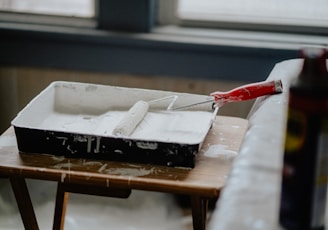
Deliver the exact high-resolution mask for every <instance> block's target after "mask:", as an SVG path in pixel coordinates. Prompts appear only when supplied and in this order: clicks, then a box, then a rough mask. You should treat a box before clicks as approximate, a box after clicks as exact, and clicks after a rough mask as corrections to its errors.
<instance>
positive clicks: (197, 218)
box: [191, 196, 208, 230]
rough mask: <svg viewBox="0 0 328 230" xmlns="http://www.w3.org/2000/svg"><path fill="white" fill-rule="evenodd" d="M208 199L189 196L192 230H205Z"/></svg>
mask: <svg viewBox="0 0 328 230" xmlns="http://www.w3.org/2000/svg"><path fill="white" fill-rule="evenodd" d="M207 208H208V199H205V198H202V197H199V196H191V209H192V221H193V226H194V230H205V228H206V214H207Z"/></svg>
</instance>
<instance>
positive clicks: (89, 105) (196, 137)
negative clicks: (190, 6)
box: [12, 82, 216, 167]
mask: <svg viewBox="0 0 328 230" xmlns="http://www.w3.org/2000/svg"><path fill="white" fill-rule="evenodd" d="M172 95H176V96H177V100H176V101H175V103H174V107H178V106H181V105H185V104H190V103H194V102H197V101H204V100H206V99H208V96H205V95H196V94H186V93H177V92H169V91H159V90H149V89H137V88H124V87H115V86H106V85H96V84H86V83H76V82H53V83H52V84H50V85H49V86H48V87H47V88H46V89H44V90H43V91H42V92H41V93H40V94H39V95H38V96H36V97H35V98H34V99H33V100H32V101H31V102H30V103H29V104H28V105H27V106H26V107H25V108H24V109H23V110H22V111H21V112H20V113H19V114H18V115H17V116H16V118H15V119H14V120H13V121H12V125H13V126H14V129H15V133H16V138H17V144H18V149H19V151H20V152H24V153H40V154H52V155H58V156H66V157H78V158H89V159H104V160H112V161H123V162H133V163H149V164H157V165H167V166H180V167H194V165H195V157H196V154H197V152H198V151H199V149H200V148H201V145H202V143H203V141H204V139H205V137H206V135H207V133H208V131H209V129H210V127H211V125H212V122H213V119H214V118H215V115H216V114H215V112H213V110H212V105H211V104H207V105H200V106H195V107H193V108H190V110H186V111H167V109H166V108H167V106H168V103H169V102H165V100H163V101H160V102H159V103H156V104H153V105H151V106H150V110H149V111H148V113H147V114H146V116H145V118H144V119H143V120H142V121H141V123H140V124H139V125H138V126H137V128H136V129H135V130H134V132H133V133H132V134H131V135H130V136H128V137H118V136H115V135H113V134H112V131H113V129H114V128H115V126H116V125H117V124H118V123H119V121H120V120H121V119H122V117H123V116H124V114H126V113H127V111H128V110H129V108H131V107H132V106H133V105H134V104H135V103H136V102H137V101H139V100H143V101H151V100H156V99H159V98H164V97H168V96H172Z"/></svg>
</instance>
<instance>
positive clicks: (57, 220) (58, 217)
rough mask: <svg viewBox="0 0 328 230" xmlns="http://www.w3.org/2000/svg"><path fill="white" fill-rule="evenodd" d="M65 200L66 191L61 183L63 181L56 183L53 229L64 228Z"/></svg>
mask: <svg viewBox="0 0 328 230" xmlns="http://www.w3.org/2000/svg"><path fill="white" fill-rule="evenodd" d="M67 201H68V192H66V191H65V186H64V185H63V183H58V185H57V195H56V203H55V215H54V222H53V230H63V229H64V224H65V214H66V206H67Z"/></svg>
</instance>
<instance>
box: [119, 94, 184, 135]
mask: <svg viewBox="0 0 328 230" xmlns="http://www.w3.org/2000/svg"><path fill="white" fill-rule="evenodd" d="M177 98H178V96H176V95H173V96H168V97H163V98H160V99H156V100H152V101H148V102H146V101H142V100H140V101H137V102H136V103H135V104H134V105H133V106H132V107H131V108H130V109H129V110H128V112H127V113H126V114H125V116H124V117H123V118H122V120H121V121H120V122H119V123H118V124H117V126H116V127H115V128H114V130H113V135H115V136H130V135H131V134H132V133H133V131H134V130H135V129H136V128H137V126H138V125H139V124H140V123H141V121H142V120H143V119H144V117H145V116H146V115H147V112H148V110H149V106H150V104H152V103H155V102H159V101H163V100H169V99H170V100H171V102H170V104H169V105H168V107H167V110H168V111H170V110H172V106H173V104H174V102H175V101H176V99H177Z"/></svg>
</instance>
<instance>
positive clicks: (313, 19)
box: [177, 0, 328, 33]
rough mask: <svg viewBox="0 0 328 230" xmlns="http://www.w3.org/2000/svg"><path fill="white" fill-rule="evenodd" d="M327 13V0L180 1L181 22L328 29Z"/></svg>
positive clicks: (301, 29)
mask: <svg viewBox="0 0 328 230" xmlns="http://www.w3.org/2000/svg"><path fill="white" fill-rule="evenodd" d="M327 12H328V1H327V0H316V1H315V2H313V1H308V0H248V1H243V0H229V1H222V0H221V1H220V0H202V1H198V0H178V4H177V17H178V19H179V20H181V23H182V25H183V24H185V25H194V26H207V27H225V28H227V27H230V28H242V29H243V28H246V29H250V28H251V29H260V30H286V31H288V32H314V31H316V32H318V33H323V32H324V30H325V31H326V32H327V29H328V13H327ZM326 32H325V33H326Z"/></svg>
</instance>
